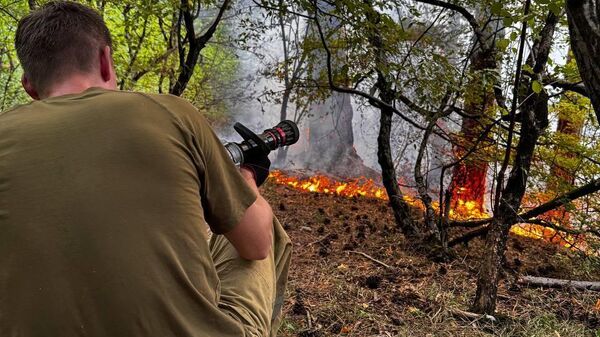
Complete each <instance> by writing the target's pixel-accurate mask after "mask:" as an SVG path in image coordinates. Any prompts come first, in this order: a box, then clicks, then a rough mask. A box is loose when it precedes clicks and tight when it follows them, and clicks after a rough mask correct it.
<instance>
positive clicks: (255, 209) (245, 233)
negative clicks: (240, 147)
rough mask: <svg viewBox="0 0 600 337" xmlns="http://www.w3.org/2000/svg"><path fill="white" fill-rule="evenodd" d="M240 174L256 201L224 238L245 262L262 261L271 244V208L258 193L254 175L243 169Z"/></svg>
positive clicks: (267, 254)
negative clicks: (255, 196)
mask: <svg viewBox="0 0 600 337" xmlns="http://www.w3.org/2000/svg"><path fill="white" fill-rule="evenodd" d="M240 173H241V174H242V176H243V177H244V179H245V180H246V183H248V186H250V188H252V189H253V190H254V192H256V194H257V195H258V197H257V198H256V201H255V202H254V203H253V204H252V205H251V206H250V207H248V209H247V210H246V212H245V213H244V216H243V217H242V220H241V221H240V223H239V224H238V225H237V226H235V227H234V228H233V230H231V231H230V232H228V233H225V237H226V238H227V239H228V240H229V242H231V244H232V245H233V246H234V247H235V249H236V250H237V252H238V254H239V255H240V257H242V258H244V259H246V260H263V259H265V258H266V257H267V256H269V252H270V250H271V245H272V242H273V212H272V210H271V206H270V205H269V203H267V201H266V200H265V199H264V198H263V197H262V196H261V195H260V193H259V192H258V186H257V184H256V181H255V180H254V173H253V172H252V171H250V170H247V169H245V168H242V169H240Z"/></svg>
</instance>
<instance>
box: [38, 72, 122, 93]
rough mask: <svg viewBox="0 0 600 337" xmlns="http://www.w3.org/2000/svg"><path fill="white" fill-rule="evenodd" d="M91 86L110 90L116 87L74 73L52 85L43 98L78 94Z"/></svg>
mask: <svg viewBox="0 0 600 337" xmlns="http://www.w3.org/2000/svg"><path fill="white" fill-rule="evenodd" d="M92 87H98V88H104V89H112V90H114V89H116V88H114V86H112V85H110V83H108V82H103V81H98V80H96V79H92V78H90V77H89V76H80V75H74V76H71V77H69V78H68V79H66V80H64V81H62V82H60V83H57V84H55V85H53V86H52V88H51V89H50V91H49V92H48V94H47V95H45V97H44V98H50V97H57V96H64V95H70V94H78V93H80V92H83V91H85V90H87V89H89V88H92Z"/></svg>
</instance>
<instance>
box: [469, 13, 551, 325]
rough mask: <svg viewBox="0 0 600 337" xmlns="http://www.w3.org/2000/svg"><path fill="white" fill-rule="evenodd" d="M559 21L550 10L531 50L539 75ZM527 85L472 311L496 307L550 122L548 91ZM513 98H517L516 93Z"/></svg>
mask: <svg viewBox="0 0 600 337" xmlns="http://www.w3.org/2000/svg"><path fill="white" fill-rule="evenodd" d="M527 5H528V4H527ZM527 5H526V6H527ZM526 12H527V9H526ZM557 23H558V17H557V16H556V15H554V14H552V13H550V14H549V15H548V17H547V19H546V24H545V26H544V28H543V30H542V33H541V34H540V35H541V38H540V40H537V41H536V42H535V43H534V46H533V52H532V54H533V55H535V57H534V58H533V59H534V60H535V66H534V67H533V69H534V73H535V74H534V75H536V76H541V74H542V73H543V71H544V68H545V65H546V63H547V61H548V55H549V53H550V47H551V45H552V41H553V37H554V30H555V28H556V24H557ZM517 77H518V76H517ZM516 85H519V83H516ZM526 85H527V88H528V89H527V91H526V93H525V95H524V96H521V97H520V99H521V102H522V107H521V110H520V111H521V114H520V116H521V117H520V120H519V122H520V124H521V133H520V134H521V137H520V138H519V142H518V145H517V149H516V154H515V159H514V162H513V165H512V169H511V172H510V175H509V178H508V181H507V182H506V186H505V187H504V188H503V189H502V193H501V196H500V200H499V204H498V208H497V209H496V210H495V214H494V219H493V220H492V223H491V224H490V227H489V231H488V233H487V236H486V239H485V251H484V253H483V258H482V260H481V265H480V267H479V276H478V278H477V290H476V293H475V299H474V301H473V305H472V307H471V309H472V311H474V312H477V313H487V314H493V313H494V311H495V310H496V299H497V294H498V280H499V276H500V272H501V270H502V260H503V259H504V252H505V250H506V241H507V240H508V233H509V230H510V227H511V226H512V225H513V224H515V223H516V221H517V217H518V211H519V208H520V207H521V200H522V199H523V196H524V195H525V190H526V188H527V180H528V178H529V169H530V168H531V161H532V158H533V154H534V150H535V145H536V142H537V140H538V138H539V137H540V135H541V134H542V132H543V131H544V129H545V128H546V127H547V126H548V95H547V94H546V93H545V91H541V92H540V93H535V92H534V91H533V89H532V88H531V85H529V83H526ZM513 99H514V100H516V99H517V97H514V98H513ZM513 112H514V111H513ZM508 146H510V144H509V145H508Z"/></svg>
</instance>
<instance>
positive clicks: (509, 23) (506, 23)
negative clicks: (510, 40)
mask: <svg viewBox="0 0 600 337" xmlns="http://www.w3.org/2000/svg"><path fill="white" fill-rule="evenodd" d="M502 23H503V24H504V27H510V26H512V25H513V23H514V21H513V19H512V18H511V17H505V18H504V19H502Z"/></svg>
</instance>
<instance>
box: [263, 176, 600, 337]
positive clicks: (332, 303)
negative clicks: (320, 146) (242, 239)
mask: <svg viewBox="0 0 600 337" xmlns="http://www.w3.org/2000/svg"><path fill="white" fill-rule="evenodd" d="M263 194H264V195H265V197H266V198H267V199H268V200H269V201H270V203H271V205H272V207H273V210H274V212H275V214H276V215H277V217H278V218H279V220H280V221H281V223H282V224H283V225H284V227H285V228H286V230H287V232H288V234H289V236H290V238H291V239H292V241H293V260H292V267H291V269H290V275H289V283H288V290H287V299H286V303H285V307H284V315H285V318H284V321H283V324H282V326H281V329H280V332H279V336H282V337H292V336H299V337H311V336H312V337H316V336H469V337H470V336H527V337H533V336H540V337H542V336H543V337H545V336H555V337H560V336H600V293H599V292H592V291H582V290H573V289H567V290H561V289H541V288H528V287H524V286H522V285H519V284H517V283H516V278H517V277H518V276H519V275H533V276H547V277H556V278H566V279H576V280H594V281H598V280H600V263H599V262H598V261H597V260H596V259H594V258H589V257H585V256H583V255H581V254H580V253H576V252H574V251H571V250H569V249H567V248H562V247H560V246H557V245H555V244H550V243H546V242H543V241H540V240H534V239H528V238H523V237H518V236H514V235H512V234H511V237H510V239H509V243H508V251H507V254H506V261H507V262H506V266H505V273H504V274H503V277H502V280H501V282H500V285H499V294H498V308H497V314H496V316H495V318H496V322H489V321H488V320H486V319H481V318H480V319H473V318H463V317H461V316H460V315H458V314H457V312H458V311H457V309H458V310H464V311H466V310H468V308H469V304H470V302H471V300H472V299H473V297H474V294H475V282H476V274H477V266H478V264H479V257H480V255H481V253H482V243H481V240H479V239H476V240H474V241H472V242H471V243H470V244H469V246H468V247H465V246H462V247H459V248H457V249H455V250H454V252H455V254H454V256H453V257H452V258H451V259H449V260H448V261H439V259H437V258H435V257H433V256H431V254H430V253H429V252H428V251H426V249H423V248H419V247H418V246H417V245H415V244H414V243H413V242H410V241H409V240H406V239H405V238H404V236H403V235H402V234H400V233H398V232H397V231H396V229H395V226H394V219H393V216H392V214H391V211H390V209H389V208H388V206H387V202H386V201H383V200H378V199H368V198H363V197H355V198H343V197H338V196H333V195H327V194H318V193H309V192H304V191H299V190H295V189H292V188H290V187H287V186H283V185H276V184H274V183H272V182H268V183H267V184H265V187H264V188H263ZM361 253H363V254H366V256H365V255H362V254H361ZM367 256H368V257H370V258H372V259H376V260H378V261H379V262H382V263H383V264H386V265H388V266H387V267H386V266H384V265H383V264H381V263H378V262H374V261H373V260H371V259H369V258H368V257H367Z"/></svg>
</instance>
